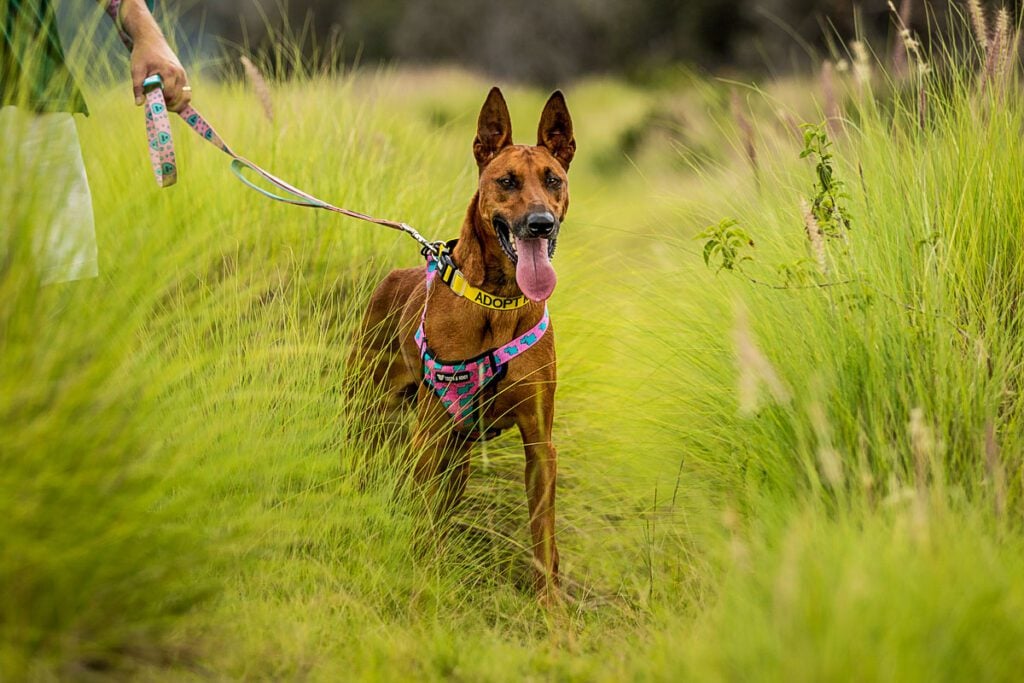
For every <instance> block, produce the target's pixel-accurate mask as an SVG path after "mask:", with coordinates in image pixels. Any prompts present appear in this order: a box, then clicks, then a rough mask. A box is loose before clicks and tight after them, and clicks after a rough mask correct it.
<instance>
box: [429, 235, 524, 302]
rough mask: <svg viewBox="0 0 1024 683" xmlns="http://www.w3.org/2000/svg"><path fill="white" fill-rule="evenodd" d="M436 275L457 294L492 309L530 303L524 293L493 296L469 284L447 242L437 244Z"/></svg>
mask: <svg viewBox="0 0 1024 683" xmlns="http://www.w3.org/2000/svg"><path fill="white" fill-rule="evenodd" d="M435 263H436V267H437V275H438V277H439V278H441V281H442V282H444V283H445V284H446V285H448V287H449V288H450V289H451V290H452V291H453V292H454V293H455V294H456V295H457V296H461V297H463V298H466V299H469V300H470V301H472V302H473V303H475V304H477V305H478V306H483V307H484V308H489V309H490V310H492V311H513V310H515V309H517V308H522V307H523V306H525V305H526V304H528V303H530V300H529V299H527V298H526V296H525V295H519V296H495V295H494V294H490V293H488V292H485V291H484V290H482V289H479V288H477V287H474V286H473V285H471V284H469V280H467V279H466V276H465V275H463V274H462V271H461V270H459V269H458V268H456V267H455V262H454V261H452V257H451V247H450V246H449V245H447V244H441V245H438V252H437V256H436V260H435Z"/></svg>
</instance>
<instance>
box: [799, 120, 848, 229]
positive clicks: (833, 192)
mask: <svg viewBox="0 0 1024 683" xmlns="http://www.w3.org/2000/svg"><path fill="white" fill-rule="evenodd" d="M800 128H801V129H802V130H803V132H804V149H803V151H802V152H800V158H801V159H806V158H808V157H810V158H812V159H817V161H818V163H817V166H816V167H815V172H816V173H817V176H818V180H817V182H816V183H815V184H814V200H813V201H812V203H811V213H812V214H813V215H814V219H815V220H816V221H817V223H818V228H819V229H820V230H821V234H823V235H825V236H826V237H829V238H831V239H836V238H839V237H842V236H843V235H844V234H845V233H846V231H847V230H849V229H850V219H851V216H850V212H849V211H848V210H847V208H846V206H845V200H847V199H849V196H848V195H847V194H846V193H845V192H844V191H843V181H842V180H839V179H838V178H836V174H835V169H834V167H833V158H834V157H833V155H832V153H831V152H830V151H829V148H831V147H832V141H831V140H829V138H828V132H827V131H826V129H825V124H824V123H820V124H817V125H815V124H810V123H805V124H803V125H802V126H800ZM841 200H842V201H841Z"/></svg>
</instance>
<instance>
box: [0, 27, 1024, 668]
mask: <svg viewBox="0 0 1024 683" xmlns="http://www.w3.org/2000/svg"><path fill="white" fill-rule="evenodd" d="M986 61H989V62H991V61H992V60H986V58H985V55H984V54H983V50H982V48H980V47H977V46H975V47H972V48H970V49H967V50H966V51H964V52H958V53H956V54H953V55H942V54H936V55H934V56H932V57H930V58H929V60H928V62H929V64H928V66H929V70H928V72H927V73H923V71H918V70H917V68H918V64H917V63H916V62H915V61H914V60H913V59H912V60H911V67H912V71H911V74H910V75H909V76H907V77H905V78H903V79H894V78H893V77H892V76H890V75H888V74H886V73H885V72H883V71H881V70H880V69H879V67H878V65H877V64H875V63H874V62H873V61H871V60H868V61H862V62H861V63H859V64H858V63H856V62H855V63H854V64H853V68H852V69H850V70H846V71H843V70H841V69H836V70H834V72H833V75H832V76H831V78H829V79H826V80H827V82H825V83H822V82H820V81H819V80H818V79H817V78H815V79H800V80H794V81H791V82H778V83H771V84H766V85H763V86H762V87H761V88H754V87H750V86H744V85H735V84H730V83H726V82H721V81H709V80H706V79H703V78H698V77H694V76H690V75H688V74H685V73H683V72H680V73H675V74H667V75H666V76H665V77H664V78H663V79H660V80H659V81H658V82H657V83H651V84H648V85H646V86H644V87H639V86H633V85H628V84H625V83H621V82H616V81H612V80H593V81H587V82H582V83H578V84H575V85H573V86H572V87H570V88H568V89H567V91H566V94H567V99H568V103H569V107H570V109H571V111H572V113H573V117H574V122H575V125H576V137H577V140H578V144H579V151H578V154H577V157H576V161H575V162H574V165H573V168H572V171H571V173H570V181H571V192H572V208H571V211H570V214H569V219H568V221H567V223H566V225H565V226H564V228H563V233H562V238H561V239H560V241H559V252H558V256H557V258H556V260H555V265H556V267H557V269H558V271H559V276H560V279H559V285H558V288H557V289H556V292H555V295H554V297H553V299H552V301H551V312H552V316H553V320H554V324H555V326H556V327H557V329H558V344H559V345H558V355H559V359H558V363H559V376H560V380H559V390H558V404H557V410H558V413H557V417H556V421H555V434H556V437H555V440H556V444H557V446H558V449H559V470H560V478H559V485H558V517H557V530H558V534H559V543H560V546H561V555H562V569H563V574H564V576H563V578H564V584H565V592H566V596H567V597H566V602H565V606H564V608H562V609H554V610H551V611H547V610H545V609H543V608H541V607H540V606H539V605H538V604H537V601H536V599H535V597H534V595H533V594H532V592H531V590H530V588H529V565H528V561H527V557H528V550H527V543H528V537H529V534H528V528H527V517H526V500H525V495H524V492H523V486H522V470H523V456H522V451H521V446H520V444H519V441H518V437H517V436H514V435H506V436H503V437H502V438H500V439H499V440H497V441H495V442H491V443H489V444H486V446H481V447H478V449H477V451H476V452H475V453H474V458H473V473H472V476H471V480H470V484H469V491H468V495H467V498H466V500H465V501H464V502H463V504H462V505H461V506H460V507H459V509H458V510H457V512H456V514H455V516H454V518H453V519H452V520H451V523H450V528H449V529H448V531H447V532H446V533H445V534H443V535H442V536H438V535H437V534H434V533H431V532H429V531H428V530H427V529H426V526H427V525H426V524H425V522H424V519H423V515H422V513H421V511H420V509H419V506H418V505H417V503H416V501H415V500H411V499H410V498H409V497H408V496H406V495H405V494H406V491H405V490H404V489H403V488H402V487H401V486H399V485H398V480H399V471H400V470H401V468H402V464H403V459H404V458H408V457H409V456H408V454H406V453H405V452H404V450H403V446H402V444H403V434H402V431H401V429H397V430H395V433H393V434H391V435H390V438H389V442H388V444H387V446H386V447H385V448H384V449H382V450H380V451H378V452H368V451H370V450H371V446H370V443H369V441H368V440H367V439H366V437H365V434H366V432H367V430H374V429H382V428H383V427H382V426H381V425H380V423H379V421H378V420H376V418H375V416H374V415H372V414H368V413H367V411H366V410H365V409H364V406H363V405H362V404H361V403H360V402H359V401H356V402H349V401H347V400H346V392H345V388H346V386H347V385H348V383H349V382H352V381H355V379H354V378H351V377H347V375H346V367H345V359H346V355H347V352H348V348H349V343H350V340H351V338H352V331H353V329H354V326H355V325H356V324H357V323H358V321H359V318H360V316H361V314H362V310H363V308H364V306H365V303H366V301H367V298H368V296H369V292H370V290H371V289H372V287H373V285H374V284H375V283H376V282H377V281H378V280H379V279H380V278H381V277H382V276H383V274H385V273H386V272H387V271H388V270H390V269H392V268H395V267H400V266H402V267H404V266H411V265H415V264H416V263H418V260H419V256H418V254H417V250H416V248H415V245H414V244H413V243H412V242H411V240H408V239H407V238H405V237H404V236H401V235H398V234H396V233H392V232H388V231H385V230H381V229H378V228H373V227H369V226H367V225H364V224H360V223H356V222H352V221H349V220H346V219H341V218H339V217H336V216H334V215H330V214H326V213H316V212H311V211H309V210H305V209H298V208H294V207H288V206H284V205H281V204H275V203H272V202H269V201H267V200H265V199H263V198H262V197H260V196H258V195H256V194H254V193H252V192H251V191H249V190H247V189H246V188H245V187H243V186H242V185H241V184H240V183H238V182H237V181H235V180H234V179H233V177H232V176H231V175H230V173H229V171H228V168H227V157H225V156H223V155H222V154H220V153H219V152H217V151H216V150H215V149H214V148H212V147H211V146H209V145H207V144H205V143H203V142H202V141H200V140H199V139H198V138H196V137H195V136H194V135H193V134H192V133H191V132H190V131H189V130H188V129H187V128H186V127H185V126H184V125H178V123H177V122H176V123H175V128H174V133H175V136H176V141H177V150H178V155H179V162H180V168H181V177H180V180H179V183H178V185H177V186H175V187H173V188H170V189H166V190H158V189H157V188H156V187H155V186H154V184H153V182H152V180H151V177H150V175H149V169H148V159H147V155H146V150H145V145H144V139H145V138H144V128H143V121H142V114H141V112H140V110H138V109H134V108H132V107H131V104H130V101H129V95H128V94H127V91H123V92H122V90H124V89H123V88H122V89H121V90H116V91H114V90H98V91H95V92H91V93H90V103H91V107H92V109H93V112H94V115H93V116H92V117H90V118H89V119H84V120H81V121H80V122H79V131H80V135H81V138H82V145H83V149H84V153H85V159H86V165H87V170H88V173H89V178H90V183H91V186H92V191H93V198H94V204H95V213H96V219H97V231H98V236H99V248H100V261H101V263H100V267H101V272H102V274H101V276H100V277H99V278H98V279H96V280H92V281H86V282H79V283H74V284H68V285H58V286H50V287H45V288H41V289H40V288H38V287H36V286H34V284H33V283H34V278H35V275H34V273H33V271H32V264H31V258H30V254H28V253H27V251H28V250H26V249H23V248H21V247H19V245H21V244H24V243H25V240H26V239H27V238H26V237H25V236H26V235H28V234H30V233H29V231H30V230H31V229H32V225H33V221H34V220H35V219H34V218H33V216H37V215H38V212H39V211H40V210H41V209H38V207H40V206H45V205H46V202H47V198H48V196H49V194H48V192H49V191H50V190H51V188H33V187H27V186H22V185H19V178H10V179H5V181H4V182H5V187H6V188H7V189H6V191H5V193H3V194H0V197H2V198H3V202H4V203H3V204H2V205H0V212H2V213H3V215H5V216H9V217H14V219H13V220H9V221H8V226H9V227H5V229H4V232H2V233H0V236H2V237H3V239H4V240H5V241H6V242H5V243H3V244H0V247H3V248H4V252H3V254H0V256H3V259H2V264H0V302H2V303H0V425H2V431H0V519H2V520H3V521H2V523H0V524H2V526H0V531H2V533H0V593H2V595H3V599H2V601H0V678H2V679H3V680H12V681H13V680H51V679H53V680H56V679H76V680H106V679H110V678H114V679H117V678H124V677H130V678H134V679H140V680H155V681H179V680H207V679H214V680H220V679H257V680H262V679H266V680H293V679H309V680H351V679H358V680H374V679H381V680H401V679H415V680H419V679H425V680H433V679H452V680H467V681H469V680H473V681H475V680H623V679H642V680H647V679H654V680H659V679H671V680H678V679H683V680H687V679H693V680H787V681H792V680H808V681H810V680H814V681H819V680H880V681H910V680H921V681H935V680H1013V679H1014V678H1016V677H1017V676H1019V672H1020V671H1021V670H1022V667H1024V648H1021V646H1020V643H1021V642H1024V616H1022V615H1024V580H1022V578H1021V577H1022V576H1024V530H1022V525H1021V513H1022V511H1024V499H1022V495H1024V433H1022V420H1024V401H1022V399H1021V396H1020V393H1019V392H1020V391H1021V385H1022V379H1024V360H1022V359H1024V341H1022V339H1024V337H1022V335H1021V329H1020V328H1021V322H1020V315H1019V311H1018V301H1019V299H1020V296H1021V294H1022V290H1024V261H1022V259H1021V248H1022V243H1024V194H1022V191H1021V189H1022V187H1024V143H1022V142H1021V139H1022V126H1024V109H1022V107H1021V102H1022V99H1021V91H1020V89H1019V86H1018V83H1017V78H1018V73H1017V72H1016V69H1015V67H1016V58H1015V57H1014V58H1013V61H1011V62H1009V63H1010V64H1011V66H1009V67H1007V68H1008V69H1014V70H1013V72H1012V75H1009V76H1005V75H1004V76H1000V74H999V73H997V72H993V71H992V70H991V68H990V70H989V73H988V74H987V75H986V73H985V64H986ZM990 67H991V64H990ZM868 70H870V71H871V76H870V78H871V82H870V83H861V82H859V81H858V78H860V79H863V77H864V74H865V73H867V71H868ZM489 86H490V83H488V82H485V81H482V80H479V79H477V78H474V77H471V76H468V75H466V74H462V73H459V72H449V71H443V70H434V71H424V72H414V71H393V72H380V73H376V74H369V73H357V74H352V75H346V76H331V77H327V76H315V75H313V76H307V77H303V78H296V79H294V80H292V81H289V82H283V83H278V84H274V85H273V86H272V88H271V98H272V102H273V107H274V118H273V120H272V121H271V120H268V119H267V118H266V117H265V116H264V114H263V112H262V109H261V107H260V104H259V101H258V99H257V97H256V95H255V94H254V93H253V92H252V90H251V88H250V87H249V86H248V85H246V84H245V83H243V82H234V83H214V82H211V81H208V80H203V79H202V78H201V77H199V75H198V74H197V75H196V77H195V104H196V106H197V108H198V109H199V110H200V111H202V112H203V113H204V114H205V115H206V116H207V117H208V118H209V119H210V121H211V123H212V124H213V125H214V126H215V127H216V128H217V130H218V132H219V133H221V134H222V135H223V136H224V137H225V139H226V140H227V141H228V142H229V143H230V144H231V145H232V146H233V147H234V148H235V149H236V150H237V151H239V152H240V153H241V154H243V155H245V156H246V157H248V158H250V159H253V160H254V161H256V162H257V163H261V164H263V165H265V166H266V167H268V168H269V169H271V170H273V171H274V172H276V173H278V174H279V175H281V176H283V177H284V178H286V179H288V180H290V181H291V182H294V183H295V184H297V185H298V186H300V187H303V188H306V189H308V190H309V191H311V192H313V193H314V194H317V195H319V196H322V197H324V198H325V199H328V200H330V201H333V202H335V203H338V204H340V205H343V206H346V207H350V208H354V209H358V210H361V211H365V212H368V213H371V214H374V215H379V216H384V217H389V218H394V219H399V220H404V221H407V222H409V223H410V224H412V225H415V226H417V227H418V228H419V229H420V231H421V232H423V233H424V234H425V235H427V236H428V237H431V238H438V239H440V238H449V237H454V236H455V235H456V234H457V231H458V228H459V225H460V222H461V218H462V215H463V212H464V210H465V207H466V204H467V202H468V201H469V198H470V197H471V195H472V192H473V190H474V184H475V180H476V178H475V169H474V165H473V162H472V157H471V142H472V137H473V134H474V128H475V121H476V114H477V112H478V111H479V107H480V104H481V103H482V101H483V98H484V96H485V94H486V92H487V88H488V87H489ZM830 90H831V91H834V92H835V95H832V96H830V95H828V94H827V92H828V91H830ZM505 94H506V98H507V99H508V101H509V104H510V106H511V109H512V116H513V121H514V133H515V137H516V139H517V141H519V142H530V143H532V142H533V139H532V133H533V131H534V130H535V129H536V123H537V118H538V116H539V113H540V109H541V106H542V104H543V102H544V98H545V96H546V94H547V93H543V92H539V91H534V90H527V89H522V88H516V87H506V88H505ZM826 116H831V117H832V118H831V119H830V122H829V125H826V126H824V127H816V128H811V129H805V130H808V131H810V132H811V134H813V135H812V137H811V138H809V139H804V138H802V137H801V136H802V135H803V133H802V131H800V130H799V129H797V130H795V129H794V124H800V123H809V124H814V125H817V124H820V123H821V122H822V120H824V119H825V118H826ZM821 135H826V137H824V138H823V137H821ZM808 142H809V143H810V149H811V152H812V153H811V154H810V155H809V156H805V157H804V158H801V152H802V151H804V149H805V147H806V146H807V143H808ZM826 145H828V146H826ZM751 150H752V151H753V154H751ZM822 154H829V155H830V157H829V158H827V159H824V160H823V159H822ZM823 183H824V184H823ZM837 183H838V184H837ZM34 193H35V194H34ZM816 199H817V200H819V201H817V202H816V201H815V200H816ZM26 206H27V207H28V209H27V210H24V207H26ZM16 207H22V209H23V213H19V212H18V211H17V210H16ZM34 207H35V208H34ZM808 213H810V214H812V215H815V214H816V215H815V218H814V222H813V223H809V219H808V218H807V214H808ZM844 216H848V217H849V219H850V221H849V225H848V226H847V225H846V224H845V222H844V219H843V217H844ZM728 219H732V220H734V221H735V222H736V225H735V227H734V228H730V227H729V226H730V225H731V223H730V222H729V220H728ZM723 221H724V222H723ZM707 226H720V229H719V230H718V232H717V233H715V231H712V233H711V236H708V237H703V238H699V239H695V236H696V235H698V233H700V232H701V231H702V230H704V229H705V228H706V227H707ZM730 230H732V232H731V233H730ZM739 230H741V231H742V232H739ZM716 234H717V236H715V235H716ZM809 237H810V238H813V239H809ZM709 240H710V241H712V243H713V244H714V242H715V241H717V243H718V244H719V245H720V247H722V248H721V249H720V250H719V251H717V252H714V253H712V254H711V255H710V256H711V258H710V260H709V265H705V262H704V258H703V254H704V249H705V244H707V243H708V241H709ZM723 257H724V258H723ZM748 257H749V258H748ZM730 266H731V267H730ZM364 459H369V461H370V462H372V463H373V464H374V466H373V473H374V475H375V476H374V477H372V484H371V485H370V486H369V487H366V488H361V487H360V486H359V477H358V475H357V473H356V472H355V470H356V465H357V463H359V462H362V461H363V460H364Z"/></svg>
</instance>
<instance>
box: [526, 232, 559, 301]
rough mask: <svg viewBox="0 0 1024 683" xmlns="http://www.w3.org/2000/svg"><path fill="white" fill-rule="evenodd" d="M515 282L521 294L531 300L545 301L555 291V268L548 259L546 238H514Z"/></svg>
mask: <svg viewBox="0 0 1024 683" xmlns="http://www.w3.org/2000/svg"><path fill="white" fill-rule="evenodd" d="M516 254H517V256H518V260H517V263H516V282H517V283H518V284H519V289H521V290H523V294H525V295H526V297H527V298H528V299H532V300H533V301H546V300H547V299H548V298H549V297H550V296H551V292H553V291H555V281H556V280H557V279H558V276H557V275H555V269H554V268H552V267H551V261H549V260H548V241H547V240H546V239H540V238H538V239H520V238H518V237H517V238H516Z"/></svg>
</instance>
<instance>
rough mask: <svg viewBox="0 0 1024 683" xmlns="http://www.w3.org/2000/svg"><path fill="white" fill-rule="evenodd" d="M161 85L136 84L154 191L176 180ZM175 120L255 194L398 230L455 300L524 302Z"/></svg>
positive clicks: (200, 126)
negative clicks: (223, 158) (481, 284)
mask: <svg viewBox="0 0 1024 683" xmlns="http://www.w3.org/2000/svg"><path fill="white" fill-rule="evenodd" d="M162 85H163V81H162V80H161V78H160V76H159V75H156V76H150V77H149V78H147V79H146V80H145V81H143V82H142V87H143V90H144V92H145V95H146V136H147V138H148V141H149V157H150V162H151V163H152V166H153V176H154V177H155V178H156V182H157V185H159V186H160V187H170V186H171V185H173V184H174V183H175V182H177V179H178V171H177V166H176V163H175V157H174V141H173V138H172V137H171V122H170V117H169V116H168V113H167V112H168V109H167V103H166V102H165V101H164V93H163V90H162ZM179 115H180V116H181V118H182V119H183V120H184V121H185V123H186V124H187V125H188V127H189V128H191V129H192V130H194V131H195V132H196V134H197V135H198V136H199V137H201V138H202V139H204V140H206V141H207V142H209V143H210V144H211V145H213V146H214V147H216V148H217V149H219V150H220V151H222V152H224V153H225V154H227V155H228V156H230V157H231V170H232V172H233V173H234V174H235V176H237V177H238V179H239V180H241V181H242V182H243V183H244V184H245V185H248V186H249V187H250V188H251V189H253V190H255V191H257V192H259V193H260V194H262V195H263V196H265V197H268V198H270V199H273V200H274V201H277V202H283V203H285V204H291V205H292V206H304V207H307V208H311V209H324V210H326V211H333V212H335V213H340V214H341V215H343V216H348V217H349V218H355V219H358V220H361V221H366V222H368V223H373V224H375V225H382V226H384V227H388V228H391V229H393V230H399V231H401V232H404V233H405V234H407V235H409V236H410V237H412V238H413V239H414V240H416V242H418V243H419V244H420V247H421V249H420V254H422V255H423V256H424V257H425V258H427V259H428V260H430V259H431V258H432V259H434V260H435V261H436V262H437V272H438V277H439V279H440V280H441V281H442V282H444V283H445V284H446V285H448V287H449V288H450V289H451V291H452V292H454V293H455V294H456V295H457V296H460V297H463V298H465V299H469V300H470V301H472V302H473V303H475V304H477V305H479V306H483V307H484V308H488V309H490V310H493V311H511V310H515V309H517V308H522V307H523V306H525V305H527V304H528V303H530V300H529V299H528V298H526V296H525V295H520V296H515V297H501V296H495V295H493V294H490V293H489V292H485V291H484V290H482V289H480V288H478V287H474V286H473V285H471V284H470V283H469V280H467V279H466V276H465V275H464V274H463V273H462V271H461V270H459V269H458V268H457V267H456V265H455V262H454V261H453V260H452V257H451V253H452V247H453V246H454V241H452V242H450V243H445V242H431V241H430V240H428V239H427V238H425V237H424V236H423V235H421V234H420V233H419V232H418V231H417V230H416V229H415V228H413V227H412V226H411V225H409V224H408V223H401V222H398V221H391V220H386V219H384V218H376V217H374V216H370V215H368V214H365V213H361V212H359V211H352V210H351V209H343V208H341V207H340V206H335V205H334V204H331V203H329V202H325V201H324V200H322V199H319V198H317V197H315V196H313V195H311V194H309V193H308V192H305V191H303V190H300V189H299V188H297V187H295V186H294V185H291V184H290V183H288V182H286V181H284V180H282V179H280V178H278V177H277V176H275V175H274V174H272V173H270V172H269V171H267V170H265V169H263V168H261V167H260V166H258V165H256V164H254V163H253V162H251V161H249V160H248V159H246V158H245V157H242V156H240V155H239V154H236V153H235V152H234V150H232V149H231V148H230V147H229V146H228V144H227V143H226V142H224V139H223V138H222V137H220V136H219V135H218V134H217V131H215V130H214V129H213V126H211V125H210V124H209V122H207V120H206V119H205V118H203V116H202V114H200V113H199V112H198V111H196V110H195V108H194V107H192V105H189V106H187V107H185V108H184V109H182V110H181V111H180V112H179ZM246 169H248V170H250V171H252V172H253V173H255V174H257V175H258V176H260V177H261V178H263V179H264V180H266V181H267V182H268V183H270V184H271V185H273V186H274V187H276V188H278V189H279V190H281V191H282V192H285V193H287V195H284V196H282V195H279V194H275V193H273V192H270V191H269V190H265V189H263V188H262V187H260V186H259V185H257V184H255V183H254V182H252V181H251V180H249V179H248V178H246V177H245V175H244V174H243V170H246Z"/></svg>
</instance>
